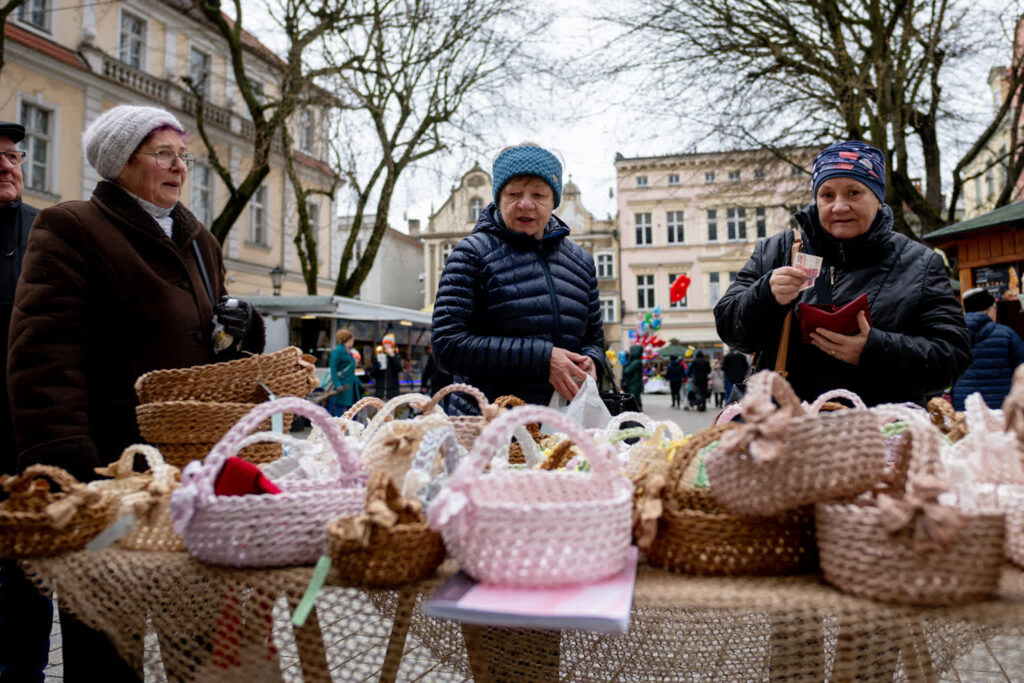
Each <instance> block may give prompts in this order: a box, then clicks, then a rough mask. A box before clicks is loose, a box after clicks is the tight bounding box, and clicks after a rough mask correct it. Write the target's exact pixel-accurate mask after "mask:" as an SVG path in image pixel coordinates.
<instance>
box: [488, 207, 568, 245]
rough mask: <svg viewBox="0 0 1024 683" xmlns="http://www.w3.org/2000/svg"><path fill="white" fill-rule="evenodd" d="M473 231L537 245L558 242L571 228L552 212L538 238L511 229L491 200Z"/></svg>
mask: <svg viewBox="0 0 1024 683" xmlns="http://www.w3.org/2000/svg"><path fill="white" fill-rule="evenodd" d="M473 232H490V233H493V234H495V235H498V236H499V237H501V238H502V239H504V240H506V241H508V242H511V243H513V244H517V245H521V246H524V247H530V246H536V245H537V244H538V243H540V242H549V241H552V242H557V241H558V240H561V239H562V238H563V237H565V236H566V235H568V234H569V233H570V232H571V230H570V228H569V226H568V225H566V224H565V222H564V221H563V220H562V219H561V218H559V217H558V216H556V215H555V214H551V218H549V219H548V224H547V225H545V226H544V236H543V237H542V238H540V239H539V240H536V239H534V238H533V237H530V236H529V235H524V234H523V233H521V232H516V231H515V230H510V229H509V228H508V226H506V225H505V221H504V219H503V218H502V217H501V212H500V211H498V207H497V206H496V205H495V204H494V202H491V203H490V204H488V205H487V206H486V208H484V210H483V211H481V212H480V217H479V218H478V219H477V220H476V225H475V226H473Z"/></svg>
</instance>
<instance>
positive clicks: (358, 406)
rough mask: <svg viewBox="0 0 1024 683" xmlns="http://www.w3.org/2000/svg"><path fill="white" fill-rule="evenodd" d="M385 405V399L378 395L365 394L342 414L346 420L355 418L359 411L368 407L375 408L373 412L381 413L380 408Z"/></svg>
mask: <svg viewBox="0 0 1024 683" xmlns="http://www.w3.org/2000/svg"><path fill="white" fill-rule="evenodd" d="M383 407H384V401H382V400H380V399H379V398H377V397H376V396H364V397H363V398H361V399H359V400H358V401H356V402H355V403H354V404H353V405H352V407H351V408H349V409H348V410H346V411H345V413H344V414H343V415H342V417H343V418H345V419H346V420H354V419H356V416H357V415H359V412H360V411H362V410H364V409H366V408H373V412H374V413H375V414H376V413H379V412H380V409H381V408H383Z"/></svg>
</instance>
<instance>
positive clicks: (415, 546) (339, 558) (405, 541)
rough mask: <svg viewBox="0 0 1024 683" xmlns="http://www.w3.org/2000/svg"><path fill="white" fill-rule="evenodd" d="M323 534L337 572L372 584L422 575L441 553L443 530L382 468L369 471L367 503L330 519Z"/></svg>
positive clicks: (347, 578)
mask: <svg viewBox="0 0 1024 683" xmlns="http://www.w3.org/2000/svg"><path fill="white" fill-rule="evenodd" d="M327 536H328V548H329V550H328V551H329V553H330V555H331V565H332V566H333V567H334V569H335V570H336V571H337V572H338V576H340V577H341V578H342V579H343V580H345V581H349V582H352V583H356V584H360V585H365V586H370V587H374V588H390V587H394V586H400V585H403V584H407V583H412V582H414V581H419V580H421V579H425V578H427V577H428V576H430V575H431V574H433V573H434V571H435V570H436V569H437V567H438V566H439V565H440V564H441V562H443V561H444V557H445V551H444V543H443V542H442V541H441V534H439V533H438V532H436V531H432V530H431V529H430V527H429V526H428V525H427V520H426V516H425V515H424V514H423V506H422V505H421V504H420V502H419V501H417V500H414V499H413V500H407V499H405V498H403V497H402V496H401V494H400V493H399V491H398V487H397V486H396V485H395V481H394V480H393V479H392V478H391V477H390V476H388V475H387V474H385V473H383V472H377V473H375V474H371V475H370V483H369V485H368V486H367V490H366V509H365V510H364V511H363V512H361V513H360V514H358V515H353V516H350V517H342V518H339V519H336V520H334V521H333V522H331V524H330V526H329V527H328V529H327Z"/></svg>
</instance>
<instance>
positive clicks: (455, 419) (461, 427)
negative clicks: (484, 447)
mask: <svg viewBox="0 0 1024 683" xmlns="http://www.w3.org/2000/svg"><path fill="white" fill-rule="evenodd" d="M456 391H460V392H462V393H464V394H469V395H470V396H472V397H473V398H474V399H475V400H476V404H477V406H479V407H480V414H479V415H452V416H449V418H448V419H449V420H451V423H452V426H453V427H455V438H457V439H458V440H459V443H460V444H462V447H463V448H465V449H466V450H469V449H471V448H472V447H473V442H474V441H476V437H477V436H479V435H480V430H482V429H483V428H484V426H485V425H486V424H487V423H488V422H490V421H491V420H493V419H494V418H495V417H497V415H498V413H499V412H500V410H501V409H500V407H499V406H496V405H491V404H490V403H488V401H487V397H486V396H484V394H483V392H482V391H480V390H479V389H477V388H476V387H474V386H470V385H469V384H449V385H448V386H446V387H444V388H442V389H441V390H439V391H438V392H437V393H436V394H434V396H433V398H431V399H430V401H429V402H427V403H426V404H422V405H420V406H417V407H418V408H419V409H420V410H421V411H423V413H429V412H430V411H432V410H433V409H434V407H435V406H436V405H437V404H438V403H439V402H440V401H441V399H442V398H444V397H445V396H447V395H449V394H453V393H455V392H456Z"/></svg>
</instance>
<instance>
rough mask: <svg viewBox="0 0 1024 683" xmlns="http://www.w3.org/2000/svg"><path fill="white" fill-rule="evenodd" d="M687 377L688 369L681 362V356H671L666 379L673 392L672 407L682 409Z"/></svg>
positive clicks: (666, 370)
mask: <svg viewBox="0 0 1024 683" xmlns="http://www.w3.org/2000/svg"><path fill="white" fill-rule="evenodd" d="M685 376H686V368H684V367H683V364H682V363H681V362H680V361H679V356H671V357H670V358H669V360H668V367H667V368H665V379H667V380H668V388H669V390H670V391H671V392H672V407H673V408H681V407H682V405H683V403H682V398H681V396H680V394H681V392H682V390H683V378H684V377H685Z"/></svg>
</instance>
